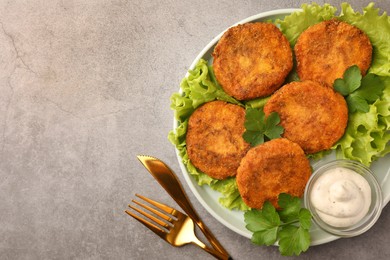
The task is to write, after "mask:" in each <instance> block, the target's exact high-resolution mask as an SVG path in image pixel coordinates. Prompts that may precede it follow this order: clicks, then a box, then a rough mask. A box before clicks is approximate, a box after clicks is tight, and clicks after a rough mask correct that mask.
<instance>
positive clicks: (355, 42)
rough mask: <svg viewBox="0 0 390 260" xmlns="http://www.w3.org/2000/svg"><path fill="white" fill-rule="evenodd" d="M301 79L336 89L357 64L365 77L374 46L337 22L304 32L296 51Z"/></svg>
mask: <svg viewBox="0 0 390 260" xmlns="http://www.w3.org/2000/svg"><path fill="white" fill-rule="evenodd" d="M294 51H295V56H296V60H297V72H298V75H299V78H300V79H301V80H313V81H317V82H321V83H324V84H326V85H327V86H332V87H333V82H334V81H335V79H337V78H342V77H343V74H344V72H345V70H346V69H347V68H348V67H350V66H353V65H357V66H358V67H359V68H360V70H361V72H362V74H363V75H365V74H366V72H367V70H368V68H369V67H370V64H371V58H372V45H371V42H370V39H369V38H368V37H367V35H366V34H365V33H364V32H363V31H361V30H360V29H358V28H357V27H355V26H352V25H350V24H348V23H345V22H341V21H338V20H336V19H332V20H328V21H324V22H321V23H318V24H315V25H313V26H310V27H309V28H308V29H307V30H305V31H304V32H303V33H302V34H301V35H300V36H299V38H298V40H297V43H296V45H295V48H294Z"/></svg>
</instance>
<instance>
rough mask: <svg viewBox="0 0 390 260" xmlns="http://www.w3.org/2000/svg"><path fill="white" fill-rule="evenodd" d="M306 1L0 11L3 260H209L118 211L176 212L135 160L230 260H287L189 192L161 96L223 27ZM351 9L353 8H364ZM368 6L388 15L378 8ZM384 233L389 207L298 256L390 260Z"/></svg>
mask: <svg viewBox="0 0 390 260" xmlns="http://www.w3.org/2000/svg"><path fill="white" fill-rule="evenodd" d="M303 2H305V1H282V0H274V1H269V0H267V1H263V0H257V1H210V0H198V1H187V0H186V1H173V0H166V1H164V2H158V1H140V0H138V1H135V0H133V1H124V0H102V1H91V0H89V1H81V0H79V1H78V0H73V1H65V0H61V1H60V0H58V1H1V2H0V49H1V51H0V66H1V69H0V93H1V94H0V259H213V258H212V257H211V256H209V255H208V254H207V253H205V252H203V251H202V250H200V249H199V248H197V247H196V246H194V245H188V246H185V247H181V248H174V247H172V246H170V245H168V244H167V243H165V242H164V241H163V240H161V239H159V238H157V237H156V236H155V235H154V234H153V233H152V232H150V231H148V230H147V229H146V228H145V227H144V226H142V225H140V224H139V223H138V222H136V221H134V220H133V219H131V218H130V217H128V216H127V215H126V214H124V210H125V209H126V207H127V204H128V203H129V202H130V200H131V199H132V198H134V193H136V192H138V193H141V194H144V195H146V196H150V197H152V198H155V199H159V200H160V201H161V202H164V203H167V204H169V205H173V206H175V205H176V204H175V203H174V201H173V200H172V199H171V198H170V197H169V196H168V195H167V194H166V193H165V191H164V190H163V189H162V188H161V187H160V186H159V185H158V184H157V183H156V182H155V181H154V179H153V178H152V177H151V176H150V175H149V174H148V173H147V172H146V170H145V169H144V168H143V167H142V165H141V164H140V163H139V162H138V160H137V158H136V155H137V154H150V155H154V156H156V157H159V158H161V159H163V160H164V161H165V162H166V163H167V164H169V165H170V166H171V168H172V169H173V170H174V171H175V172H176V173H178V176H179V178H180V180H181V181H182V183H183V186H184V187H185V188H186V190H187V194H188V196H189V198H190V200H191V202H192V203H193V205H194V206H195V208H196V210H197V212H198V213H199V215H200V216H201V218H202V219H203V220H204V221H205V222H206V223H207V225H208V227H209V228H210V229H211V231H212V232H213V233H214V234H215V235H216V237H218V238H219V240H220V242H221V243H222V244H223V245H224V246H225V247H226V248H227V250H228V251H229V252H230V254H231V255H232V256H233V258H235V259H285V258H286V257H282V256H280V254H279V252H278V249H277V248H276V247H273V246H271V247H260V246H255V245H253V244H251V242H250V240H249V239H247V238H244V237H242V236H240V235H239V234H236V233H235V232H233V231H231V230H230V229H228V228H227V227H225V226H224V225H222V224H221V223H220V222H218V221H217V220H216V219H215V218H214V217H213V216H212V215H211V214H210V213H209V212H208V211H206V210H205V208H203V206H202V205H201V204H200V203H199V202H198V200H197V199H196V198H195V196H194V195H193V194H192V193H191V192H190V191H189V187H188V185H187V183H185V180H184V177H183V175H182V174H181V172H180V168H179V164H178V161H177V159H176V155H175V150H174V147H173V146H172V145H171V144H170V143H169V141H168V140H167V134H168V132H169V131H170V130H171V129H172V122H173V112H172V111H171V110H170V107H169V105H170V100H169V98H170V96H171V94H172V93H173V92H176V91H178V89H179V84H180V81H181V79H182V77H183V76H184V75H185V73H186V71H187V69H188V68H189V65H190V64H191V63H192V61H193V60H194V58H195V57H196V56H197V54H198V53H199V52H200V51H201V50H202V48H203V47H204V46H205V45H206V44H207V43H208V42H209V41H211V40H212V38H214V37H215V36H216V35H218V34H219V33H220V32H222V31H223V30H224V29H226V28H227V27H229V26H231V25H232V24H234V23H236V22H238V21H240V20H242V19H244V18H246V17H248V16H251V15H254V14H258V13H260V12H264V11H269V10H273V9H280V8H299V7H300V5H301V4H302V3H303ZM317 2H318V3H320V4H323V3H324V1H317ZM327 2H328V3H330V4H333V5H336V6H339V4H340V2H341V1H327ZM350 3H351V4H352V6H353V7H354V9H356V10H361V8H362V7H363V6H366V5H367V3H368V1H359V0H351V1H350ZM376 6H377V7H379V8H380V9H381V10H384V11H390V2H388V1H377V4H376ZM389 229H390V209H389V207H386V208H385V209H384V211H383V213H382V216H381V218H380V219H379V221H378V222H377V223H376V225H375V226H374V227H373V228H372V229H371V230H369V231H368V232H366V233H365V234H363V235H361V236H358V237H355V238H348V239H339V240H337V241H334V242H331V243H327V244H323V245H319V246H313V247H311V248H310V249H309V250H308V251H307V252H306V253H304V254H302V255H301V256H299V258H301V259H390V246H389V241H390V232H389Z"/></svg>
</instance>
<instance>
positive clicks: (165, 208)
mask: <svg viewBox="0 0 390 260" xmlns="http://www.w3.org/2000/svg"><path fill="white" fill-rule="evenodd" d="M135 196H137V197H138V198H141V199H143V200H144V201H146V202H148V203H150V204H152V205H153V206H156V207H157V208H159V209H161V210H163V211H165V212H166V213H168V214H170V215H172V216H175V217H177V215H178V214H177V210H175V209H174V208H171V207H169V206H167V205H165V204H162V203H160V202H157V201H154V200H152V199H149V198H147V197H144V196H142V195H139V194H135Z"/></svg>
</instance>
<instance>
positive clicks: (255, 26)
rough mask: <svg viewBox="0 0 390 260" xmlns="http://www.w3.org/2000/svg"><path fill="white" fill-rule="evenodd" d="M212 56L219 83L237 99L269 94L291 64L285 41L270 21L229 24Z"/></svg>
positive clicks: (289, 52) (284, 76)
mask: <svg viewBox="0 0 390 260" xmlns="http://www.w3.org/2000/svg"><path fill="white" fill-rule="evenodd" d="M213 57H214V61H213V68H214V72H215V76H216V78H217V80H218V82H219V83H220V84H221V86H222V88H223V89H224V90H225V92H226V93H228V94H229V95H231V96H233V97H235V98H236V99H238V100H249V99H254V98H258V97H264V96H268V95H270V94H272V93H273V92H274V91H275V90H277V89H278V88H279V87H280V86H281V85H282V84H283V82H284V80H285V78H286V77H287V75H288V73H289V72H290V71H291V69H292V67H293V61H292V50H291V48H290V44H289V42H288V40H287V39H286V37H285V36H284V35H283V34H282V32H281V31H280V30H279V29H278V28H277V27H276V26H275V25H273V24H270V23H246V24H241V25H237V26H234V27H231V28H230V29H228V30H227V31H226V32H225V33H224V34H223V36H222V37H221V39H220V40H219V42H218V44H217V46H216V47H215V49H214V52H213Z"/></svg>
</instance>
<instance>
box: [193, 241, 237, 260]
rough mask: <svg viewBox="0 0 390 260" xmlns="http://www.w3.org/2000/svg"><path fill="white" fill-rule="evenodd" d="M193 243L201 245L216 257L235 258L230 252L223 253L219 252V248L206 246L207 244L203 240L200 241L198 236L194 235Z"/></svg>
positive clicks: (224, 259)
mask: <svg viewBox="0 0 390 260" xmlns="http://www.w3.org/2000/svg"><path fill="white" fill-rule="evenodd" d="M192 244H194V245H197V246H199V247H200V248H202V249H203V250H204V251H206V252H207V253H209V254H210V255H212V256H214V257H215V258H217V259H220V260H233V258H231V257H230V256H229V255H228V254H222V253H221V252H219V251H218V250H216V249H214V248H210V247H208V246H206V245H205V244H204V243H203V242H202V241H200V240H199V239H198V238H197V237H194V239H193V241H192Z"/></svg>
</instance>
